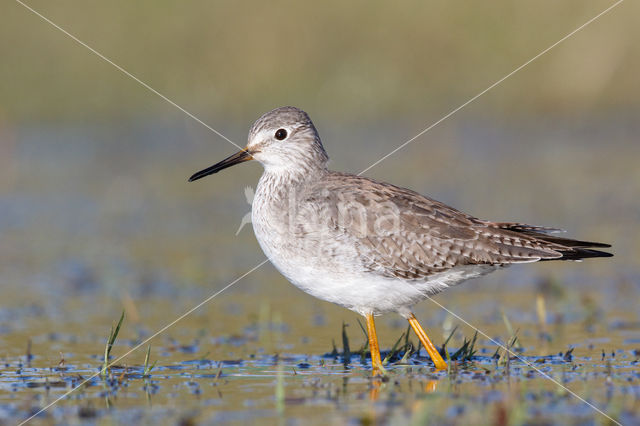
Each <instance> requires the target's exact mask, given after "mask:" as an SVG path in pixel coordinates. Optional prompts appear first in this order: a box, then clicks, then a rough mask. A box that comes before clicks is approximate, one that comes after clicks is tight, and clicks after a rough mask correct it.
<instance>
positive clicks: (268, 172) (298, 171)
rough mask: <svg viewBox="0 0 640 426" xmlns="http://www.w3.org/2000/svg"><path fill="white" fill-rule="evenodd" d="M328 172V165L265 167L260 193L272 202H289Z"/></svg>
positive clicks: (258, 191)
mask: <svg viewBox="0 0 640 426" xmlns="http://www.w3.org/2000/svg"><path fill="white" fill-rule="evenodd" d="M327 173H328V170H327V169H326V167H321V168H320V167H315V168H313V167H310V168H298V167H297V168H281V167H278V168H274V167H265V169H264V172H263V173H262V176H261V177H260V181H259V182H258V187H257V188H256V196H257V195H258V193H260V194H261V195H262V197H264V199H270V200H271V202H275V203H277V202H278V201H280V202H287V203H288V202H289V201H290V200H291V199H297V198H298V197H299V196H300V195H301V193H302V192H304V191H305V189H306V188H308V187H309V186H311V185H313V184H314V183H315V182H317V181H318V180H320V179H322V177H323V176H324V175H326V174H327Z"/></svg>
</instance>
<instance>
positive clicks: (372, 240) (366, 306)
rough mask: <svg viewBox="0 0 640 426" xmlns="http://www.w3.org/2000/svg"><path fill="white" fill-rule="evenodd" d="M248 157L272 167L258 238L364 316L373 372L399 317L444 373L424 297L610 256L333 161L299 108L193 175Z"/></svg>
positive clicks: (257, 219)
mask: <svg viewBox="0 0 640 426" xmlns="http://www.w3.org/2000/svg"><path fill="white" fill-rule="evenodd" d="M249 160H257V161H258V162H260V163H261V164H262V166H263V168H264V170H263V173H262V175H261V177H260V179H259V182H258V185H257V187H256V191H255V198H254V200H253V203H252V207H251V219H252V220H251V222H252V225H253V230H254V233H255V236H256V239H257V240H258V243H259V245H260V247H261V248H262V250H263V251H264V253H265V255H266V256H267V258H268V259H269V260H270V262H271V263H272V264H273V265H274V266H275V267H276V269H277V270H278V271H279V272H280V273H281V274H282V275H284V277H285V278H287V279H288V280H289V281H290V282H291V283H293V284H294V285H295V286H297V287H298V288H300V289H301V290H303V291H305V292H306V293H308V294H310V295H312V296H315V297H317V298H319V299H322V300H325V301H328V302H333V303H335V304H338V305H340V306H343V307H345V308H347V309H350V310H352V311H355V312H357V313H358V314H360V315H362V316H364V318H365V320H366V325H367V334H368V339H369V349H370V353H371V369H372V371H373V374H374V375H380V374H384V372H385V369H384V367H383V365H382V362H381V358H380V348H379V344H378V338H377V333H376V327H375V319H374V317H376V316H379V315H382V314H386V313H390V312H395V313H398V314H399V315H401V316H402V317H403V318H405V319H406V320H407V321H408V322H409V324H410V325H411V327H412V329H413V330H414V332H415V333H416V335H417V336H418V338H419V340H420V342H421V343H422V346H423V347H424V348H425V349H426V351H427V353H428V354H429V356H430V358H431V360H432V361H433V364H434V368H435V370H436V371H439V370H446V369H447V363H446V362H445V361H444V359H443V358H442V355H441V354H440V353H439V352H438V350H437V348H436V346H435V345H434V344H433V343H432V342H431V340H430V339H429V337H428V335H427V333H426V332H425V330H424V329H423V327H422V326H421V325H420V323H419V322H418V320H417V319H416V317H415V315H414V314H413V311H412V309H413V306H414V305H415V304H417V303H418V302H420V301H422V300H424V299H426V298H429V297H431V296H433V295H436V294H438V293H440V292H441V291H443V290H445V289H447V288H448V287H451V286H454V285H457V284H460V283H462V282H463V281H467V280H469V279H472V278H476V277H479V276H482V275H485V274H487V273H490V272H493V271H495V270H497V269H500V268H504V267H507V266H509V265H513V264H519V263H532V262H541V261H551V260H576V261H577V260H581V259H586V258H595V257H610V256H612V254H611V253H609V252H606V251H602V250H599V249H601V248H607V247H611V246H610V245H609V244H604V243H597V242H589V241H580V240H574V239H569V238H563V237H560V236H558V235H556V233H557V232H559V231H560V230H559V229H556V228H549V227H540V226H533V225H527V224H524V223H520V222H492V221H488V220H482V219H478V218H476V217H474V216H471V215H469V214H466V213H463V212H461V211H459V210H456V209H455V208H453V207H450V206H448V205H446V204H444V203H442V202H439V201H436V200H434V199H432V198H429V197H427V196H424V195H421V194H419V193H417V192H415V191H412V190H410V189H405V188H402V187H399V186H396V185H392V184H390V183H384V182H379V181H376V180H374V179H370V178H367V177H364V176H360V175H354V174H349V173H343V172H338V171H332V170H329V168H328V166H327V163H328V161H329V157H328V155H327V152H326V151H325V149H324V146H323V144H322V141H321V139H320V136H319V133H318V131H317V130H316V127H315V126H314V124H313V122H312V121H311V119H310V118H309V115H308V114H307V113H306V112H304V111H302V110H301V109H298V108H296V107H292V106H285V107H280V108H276V109H274V110H272V111H269V112H267V113H265V114H264V115H262V116H261V117H260V118H258V120H256V121H255V123H254V124H253V126H252V127H251V129H250V131H249V135H248V142H247V145H246V147H245V148H243V149H242V150H240V151H239V152H237V153H235V154H233V155H231V156H229V157H227V158H225V159H224V160H222V161H220V162H218V163H216V164H214V165H213V166H210V167H208V168H206V169H204V170H201V171H199V172H197V173H195V174H194V175H192V176H191V177H190V178H189V182H193V181H195V180H198V179H201V178H203V177H205V176H209V175H211V174H214V173H218V172H220V171H221V170H223V169H226V168H228V167H231V166H233V165H236V164H239V163H243V162H246V161H249Z"/></svg>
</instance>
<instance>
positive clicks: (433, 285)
mask: <svg viewBox="0 0 640 426" xmlns="http://www.w3.org/2000/svg"><path fill="white" fill-rule="evenodd" d="M252 221H253V228H254V232H255V235H256V238H257V240H258V242H259V244H260V246H261V247H262V250H263V251H264V253H265V254H266V256H267V257H268V258H269V260H270V261H271V263H273V265H274V266H275V267H276V269H278V271H280V273H281V274H282V275H284V276H285V277H286V278H287V279H288V280H289V281H290V282H291V283H293V284H294V285H295V286H296V287H298V288H300V289H301V290H303V291H304V292H306V293H309V294H311V295H312V296H315V297H317V298H319V299H322V300H326V301H328V302H332V303H336V304H338V305H340V306H344V307H345V308H348V309H351V310H353V311H356V312H358V313H360V314H366V313H373V314H382V313H386V312H392V311H395V312H400V313H406V312H408V310H409V308H410V307H411V306H412V305H414V304H415V303H417V302H419V301H422V300H424V299H426V298H427V297H428V296H430V295H434V294H437V293H439V292H440V291H442V290H444V289H446V288H447V287H450V286H452V285H455V284H458V283H460V282H462V281H465V280H467V279H470V278H474V277H478V276H480V275H483V274H485V273H488V272H491V271H493V270H495V269H496V267H494V266H476V265H473V266H461V267H458V268H453V269H451V270H449V271H445V272H441V273H438V274H434V275H432V276H430V277H429V278H428V279H425V280H422V281H415V280H412V281H409V280H402V279H395V278H388V277H385V276H382V275H379V274H376V273H374V272H366V271H363V270H362V269H361V266H360V264H359V262H358V261H357V253H356V251H355V248H353V247H349V245H348V244H344V243H341V242H337V241H335V240H324V241H322V240H317V239H313V238H309V239H308V240H307V241H305V238H304V237H295V238H292V236H291V234H289V233H288V232H287V231H286V230H284V229H282V228H281V227H278V226H277V225H276V224H275V223H274V222H276V221H277V218H271V220H266V219H265V217H264V216H261V215H256V214H255V211H254V214H253V219H252Z"/></svg>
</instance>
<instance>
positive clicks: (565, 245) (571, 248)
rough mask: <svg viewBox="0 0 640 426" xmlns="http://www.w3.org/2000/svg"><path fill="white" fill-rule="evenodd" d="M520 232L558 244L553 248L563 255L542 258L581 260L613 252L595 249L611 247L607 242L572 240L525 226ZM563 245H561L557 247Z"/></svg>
mask: <svg viewBox="0 0 640 426" xmlns="http://www.w3.org/2000/svg"><path fill="white" fill-rule="evenodd" d="M516 232H518V233H519V234H525V235H527V236H530V237H533V238H535V239H536V240H540V241H545V242H548V243H551V244H554V245H556V247H552V250H555V251H558V252H560V253H562V257H558V258H556V259H541V260H543V261H545V260H580V259H588V258H591V257H612V256H613V254H612V253H609V252H606V251H601V250H594V248H607V247H611V244H605V243H596V242H593V241H580V240H572V239H570V238H562V237H557V236H555V235H549V234H544V233H541V232H536V231H533V230H531V229H526V228H523V229H522V230H520V231H516ZM557 246H561V247H557Z"/></svg>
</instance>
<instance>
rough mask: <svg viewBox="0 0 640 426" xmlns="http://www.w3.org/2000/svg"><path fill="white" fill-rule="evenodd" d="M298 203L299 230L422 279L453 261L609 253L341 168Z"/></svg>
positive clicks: (375, 267) (376, 269)
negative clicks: (464, 210)
mask: <svg viewBox="0 0 640 426" xmlns="http://www.w3.org/2000/svg"><path fill="white" fill-rule="evenodd" d="M300 203H301V205H302V206H305V207H303V208H304V209H306V210H309V211H310V212H311V215H308V214H307V215H303V216H301V218H304V220H302V221H300V223H299V224H298V228H297V232H298V233H299V235H300V237H301V238H304V237H305V235H306V236H307V237H309V236H315V238H320V237H322V238H324V239H325V240H327V241H335V240H343V241H348V242H349V243H350V244H352V245H353V246H354V248H356V250H357V253H358V255H359V257H360V259H359V260H360V261H361V262H362V264H363V265H365V266H366V268H367V270H369V271H370V272H371V273H377V274H382V275H384V276H388V277H395V278H402V279H409V280H422V279H424V278H425V277H428V276H429V275H431V274H435V273H439V272H443V271H447V270H450V269H452V268H455V267H458V266H466V265H492V266H503V265H508V264H513V263H527V262H535V261H539V260H556V259H557V260H565V259H570V260H578V259H582V258H587V257H604V256H610V254H609V253H606V252H602V251H598V250H594V249H593V248H600V247H609V245H607V244H600V243H593V242H587V241H577V240H571V239H566V238H560V237H558V236H555V235H551V233H552V232H554V231H557V230H554V229H550V228H542V227H536V226H531V225H525V224H520V223H502V222H489V221H485V220H480V219H477V218H475V217H473V216H470V215H468V214H465V213H462V212H460V211H458V210H456V209H454V208H452V207H450V206H447V205H446V204H444V203H441V202H438V201H436V200H433V199H431V198H428V197H425V196H423V195H420V194H418V193H416V192H414V191H411V190H408V189H405V188H400V187H398V186H395V185H391V184H387V183H381V182H377V181H375V180H372V179H369V178H365V177H361V176H355V175H351V174H346V173H338V172H328V173H327V174H326V175H324V176H323V177H322V178H321V179H318V180H317V181H316V182H315V183H314V184H313V185H310V186H309V187H308V188H307V189H306V191H305V193H304V197H303V199H301V201H300ZM310 217H315V218H316V220H311V221H309V218H310Z"/></svg>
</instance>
